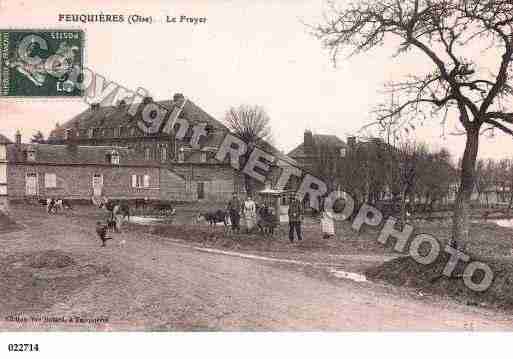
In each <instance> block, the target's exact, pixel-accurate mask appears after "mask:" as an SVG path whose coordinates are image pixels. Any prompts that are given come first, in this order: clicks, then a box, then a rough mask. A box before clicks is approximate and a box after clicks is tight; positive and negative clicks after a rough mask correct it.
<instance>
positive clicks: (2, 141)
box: [0, 133, 11, 145]
mask: <svg viewBox="0 0 513 359" xmlns="http://www.w3.org/2000/svg"><path fill="white" fill-rule="evenodd" d="M7 143H11V140H9V139H8V138H7V137H5V136H4V135H2V134H1V133H0V145H5V144H7Z"/></svg>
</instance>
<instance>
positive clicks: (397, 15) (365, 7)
mask: <svg viewBox="0 0 513 359" xmlns="http://www.w3.org/2000/svg"><path fill="white" fill-rule="evenodd" d="M512 14H513V3H512V2H511V0H404V1H399V0H368V1H360V2H356V3H354V4H352V5H348V6H347V7H346V8H342V9H339V8H337V6H336V4H335V3H331V11H330V13H329V14H328V15H327V16H326V19H325V21H324V22H323V23H322V24H319V25H317V26H315V27H314V34H315V35H316V36H317V37H318V38H319V39H320V40H321V41H322V42H323V44H324V46H325V47H327V48H328V49H330V50H331V51H332V58H333V60H334V61H336V60H337V58H338V55H339V53H340V52H341V51H343V50H346V49H348V50H349V52H350V54H351V55H354V54H358V53H363V52H367V51H369V50H372V49H374V48H376V47H379V46H381V45H383V44H385V43H388V44H394V46H396V51H395V53H394V55H396V56H403V55H405V54H406V53H407V52H416V53H417V54H421V55H422V56H424V57H425V58H426V59H428V60H429V61H430V63H431V65H432V66H431V67H429V66H425V65H424V64H422V67H421V66H419V67H418V68H417V69H416V71H415V74H412V75H410V76H409V77H407V78H405V79H404V80H403V81H398V82H394V83H390V84H388V85H387V89H388V90H389V91H390V92H391V93H392V94H395V96H394V97H393V98H395V99H400V102H395V101H391V103H389V104H383V105H382V106H379V107H378V108H377V110H376V115H377V122H386V121H395V122H398V123H401V124H404V125H409V124H411V122H412V121H413V120H415V119H419V118H434V117H437V116H440V118H441V119H446V118H448V117H450V115H453V114H454V115H455V117H457V118H458V120H459V123H460V124H461V126H462V127H463V130H464V131H463V132H464V134H465V135H466V145H465V150H464V153H463V158H462V167H461V179H460V186H459V190H458V194H457V198H456V203H455V206H454V215H453V228H452V242H451V243H452V245H454V246H464V245H465V244H466V242H467V241H468V239H469V216H470V198H471V194H472V191H473V188H474V182H475V164H476V157H477V153H478V147H479V136H480V133H482V132H483V131H487V130H489V129H492V128H494V129H498V130H501V131H502V132H504V133H506V134H509V135H513V129H512V127H511V125H512V124H513V112H508V111H507V110H506V105H507V101H509V100H511V97H512V96H511V95H512V94H513V92H512V89H511V87H510V86H509V82H510V80H511V77H512V73H511V72H512V71H511V68H512V66H511V64H512V61H513V57H512V55H513V16H512ZM393 38H396V39H398V40H399V41H398V42H394V41H393ZM395 44H397V45H395ZM479 50H482V51H479ZM483 52H490V53H492V54H495V56H496V59H497V61H496V62H497V64H496V65H495V66H494V67H495V68H491V66H483V63H482V59H483V58H484V56H483ZM424 70H425V71H424Z"/></svg>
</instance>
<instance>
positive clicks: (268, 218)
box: [39, 198, 277, 236]
mask: <svg viewBox="0 0 513 359" xmlns="http://www.w3.org/2000/svg"><path fill="white" fill-rule="evenodd" d="M92 202H93V204H94V205H95V206H97V207H98V208H100V209H105V210H107V211H108V213H109V214H110V216H109V218H108V219H107V221H106V225H107V227H108V228H111V229H115V228H116V219H115V217H116V215H118V216H121V218H122V219H123V220H125V219H126V220H128V221H130V214H131V208H132V211H136V212H138V211H143V212H144V213H148V212H152V213H154V214H156V215H158V216H161V217H168V218H171V217H172V216H174V215H176V209H175V208H174V207H173V204H172V203H169V202H163V201H157V202H150V201H148V200H146V199H136V200H134V201H133V202H132V207H131V206H130V204H129V202H128V201H126V200H109V199H107V198H102V199H96V200H95V199H92ZM39 203H40V204H41V205H43V206H45V207H46V211H47V212H48V213H49V214H56V213H58V212H62V211H71V210H73V206H72V204H71V201H70V200H69V199H64V198H41V199H39ZM195 220H196V223H198V222H200V221H202V220H204V221H205V222H206V223H208V224H209V225H210V226H211V228H215V226H216V225H217V224H222V225H224V229H225V231H226V232H229V231H230V230H231V229H232V226H231V220H230V214H229V212H228V211H227V210H225V209H217V210H211V211H206V212H200V213H199V214H198V215H197V216H196V217H195ZM256 224H257V228H258V230H259V231H260V233H262V234H268V235H271V236H272V235H273V234H274V229H275V228H276V226H277V220H276V218H275V216H274V213H273V212H272V209H270V208H269V207H268V206H258V208H257V223H256Z"/></svg>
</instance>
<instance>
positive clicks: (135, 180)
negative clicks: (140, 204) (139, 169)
mask: <svg viewBox="0 0 513 359" xmlns="http://www.w3.org/2000/svg"><path fill="white" fill-rule="evenodd" d="M132 187H134V188H135V187H137V176H136V175H132Z"/></svg>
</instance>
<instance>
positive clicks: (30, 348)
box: [7, 344, 39, 352]
mask: <svg viewBox="0 0 513 359" xmlns="http://www.w3.org/2000/svg"><path fill="white" fill-rule="evenodd" d="M7 350H8V351H10V352H38V351H39V345H38V344H9V345H8V346H7Z"/></svg>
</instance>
